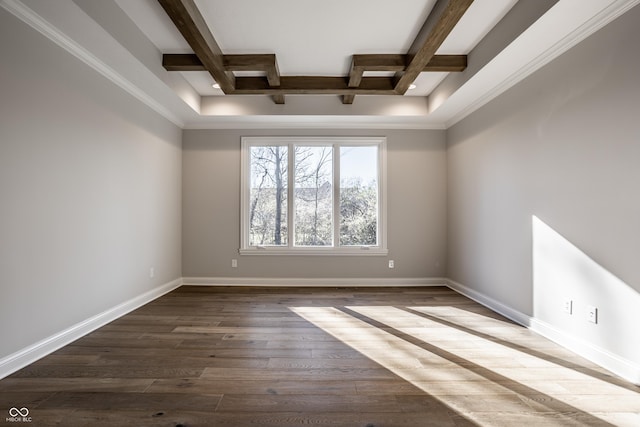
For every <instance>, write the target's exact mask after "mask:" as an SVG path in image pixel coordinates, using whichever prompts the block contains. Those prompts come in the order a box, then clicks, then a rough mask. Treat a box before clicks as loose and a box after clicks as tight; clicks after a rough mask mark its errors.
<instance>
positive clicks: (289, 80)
mask: <svg viewBox="0 0 640 427" xmlns="http://www.w3.org/2000/svg"><path fill="white" fill-rule="evenodd" d="M393 84H394V80H393V78H392V77H364V78H363V79H362V82H361V84H360V86H358V87H355V88H352V87H349V81H348V79H347V78H345V77H316V76H282V77H281V78H280V86H279V87H271V86H269V82H268V81H267V79H265V78H264V77H236V89H235V91H234V92H233V93H232V94H233V95H276V94H282V95H308V94H313V95H394V94H395V91H394V89H393Z"/></svg>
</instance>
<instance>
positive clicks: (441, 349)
mask: <svg viewBox="0 0 640 427" xmlns="http://www.w3.org/2000/svg"><path fill="white" fill-rule="evenodd" d="M290 309H291V310H292V311H293V312H295V313H297V314H298V315H299V316H301V317H302V318H304V319H306V320H308V321H309V322H311V323H313V324H314V325H315V326H317V327H319V328H321V329H322V330H324V331H325V332H327V333H329V334H330V335H332V336H333V337H335V338H336V339H338V340H340V341H341V342H343V343H345V344H346V345H348V346H350V347H351V348H353V349H355V350H357V351H358V352H360V353H361V354H363V355H364V356H366V357H367V358H369V359H371V360H373V361H374V362H376V363H378V364H379V365H381V366H383V367H385V368H386V369H388V370H389V371H391V372H393V373H394V374H395V375H397V376H399V377H401V378H403V379H404V380H406V381H408V382H409V383H411V384H412V385H413V386H415V387H417V388H419V389H421V390H422V391H424V392H425V393H427V394H429V395H431V396H433V397H435V398H437V399H438V400H440V401H441V402H442V403H444V404H446V405H447V406H449V407H450V408H452V409H453V410H455V411H458V412H461V413H464V414H465V415H466V416H467V414H470V413H472V414H473V416H472V417H470V420H471V421H473V422H474V423H477V424H479V425H486V426H489V425H495V421H496V420H495V419H492V418H491V417H493V416H495V412H483V411H482V408H481V406H482V404H483V403H482V402H483V400H482V398H480V396H485V397H486V396H491V401H492V403H491V404H492V405H495V404H499V405H500V406H501V410H502V411H504V412H509V413H512V414H514V413H518V414H521V416H522V417H523V418H522V420H523V422H526V421H534V420H538V421H540V418H539V416H540V415H541V413H542V412H545V411H548V412H555V413H556V414H555V416H554V417H550V418H548V419H547V418H545V425H549V426H565V425H572V423H573V424H575V419H574V418H572V416H571V415H567V416H566V417H565V416H564V415H563V414H574V415H575V414H576V413H578V414H580V416H581V419H582V420H586V421H588V425H591V424H593V425H605V426H606V425H612V424H609V423H607V422H606V421H604V420H602V419H600V418H598V417H597V416H596V415H592V414H590V413H589V410H591V412H597V411H593V408H592V407H590V405H592V404H593V402H591V401H589V402H587V404H586V406H584V407H581V406H583V405H582V402H581V401H580V400H576V399H571V393H570V391H568V390H567V388H565V387H563V384H568V385H569V386H570V385H571V383H573V382H580V383H582V384H584V383H585V381H588V382H590V383H593V384H596V383H597V389H598V390H601V391H602V390H606V391H604V393H605V394H606V393H613V394H614V395H616V396H619V397H620V398H623V399H625V400H626V401H627V402H628V401H629V400H630V399H631V401H633V399H637V400H638V404H639V405H640V396H639V395H638V394H637V393H635V392H633V391H631V390H626V389H624V388H620V387H617V386H616V385H614V384H608V383H606V382H603V381H600V380H598V379H597V378H593V377H590V376H589V375H587V374H584V373H582V372H580V371H578V370H572V369H567V368H566V367H565V366H559V365H558V364H556V363H554V362H553V360H554V359H553V357H551V360H552V361H548V360H545V359H544V358H541V357H538V354H536V353H535V352H534V353H533V354H530V353H528V352H524V351H521V350H519V349H518V346H517V344H516V345H515V346H508V345H503V344H501V342H500V340H504V341H505V342H507V341H512V342H515V343H523V344H527V343H529V342H530V341H531V340H535V341H536V345H538V344H539V343H540V338H539V337H537V336H532V334H531V332H529V331H527V330H526V329H524V328H519V327H517V326H515V325H513V324H510V323H508V322H504V321H501V320H499V319H494V318H491V317H487V316H483V315H480V314H476V313H472V312H467V311H464V310H459V309H457V308H454V307H444V306H438V307H405V308H397V307H391V306H369V307H364V306H348V307H340V308H336V307H290ZM421 313H422V314H424V315H423V316H421V315H420V314H421ZM439 320H440V321H439ZM443 320H446V322H449V324H447V323H446V322H444V323H443ZM458 321H459V322H460V323H461V324H460V325H459V326H460V327H459V328H456V327H455V325H454V324H453V323H455V322H458ZM452 322H453V323H452ZM473 325H475V326H473ZM475 330H477V331H478V333H476V334H474V333H472V332H473V331H475ZM489 336H491V337H496V338H495V339H487V338H486V337H489ZM522 348H525V347H524V346H522ZM551 349H553V350H554V351H555V350H556V349H557V347H552V346H551V345H550V347H549V350H551ZM546 350H547V349H545V351H546ZM550 379H551V380H550ZM553 380H559V381H553ZM520 393H522V394H520ZM470 395H472V396H478V397H479V398H480V401H479V402H470V401H469V399H468V398H465V397H467V396H470ZM529 396H535V398H531V397H529ZM485 404H486V402H485ZM474 408H475V411H474ZM538 411H540V412H538ZM527 417H530V419H528V418H527ZM567 423H569V424H567Z"/></svg>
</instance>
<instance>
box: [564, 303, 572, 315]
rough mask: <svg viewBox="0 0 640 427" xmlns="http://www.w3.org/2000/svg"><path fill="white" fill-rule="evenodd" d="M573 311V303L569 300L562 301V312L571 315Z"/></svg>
mask: <svg viewBox="0 0 640 427" xmlns="http://www.w3.org/2000/svg"><path fill="white" fill-rule="evenodd" d="M572 311H573V301H571V300H570V299H566V300H564V312H565V313H567V314H571V312H572Z"/></svg>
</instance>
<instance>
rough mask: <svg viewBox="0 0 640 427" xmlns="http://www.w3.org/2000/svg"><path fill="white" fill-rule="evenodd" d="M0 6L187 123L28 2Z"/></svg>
mask: <svg viewBox="0 0 640 427" xmlns="http://www.w3.org/2000/svg"><path fill="white" fill-rule="evenodd" d="M0 6H1V7H2V8H3V9H5V10H7V11H8V12H9V13H11V14H12V15H14V16H15V17H16V18H18V19H20V20H21V21H22V22H24V23H26V24H27V25H29V26H30V27H31V28H33V29H34V30H36V31H38V32H39V33H40V34H42V35H44V36H45V37H47V38H48V39H49V40H51V41H52V42H54V43H55V44H57V45H58V46H60V47H61V48H63V49H64V50H66V51H67V52H69V53H71V54H72V55H73V56H75V57H76V58H78V59H80V60H81V61H82V62H84V63H85V64H87V65H88V66H90V67H91V68H93V69H94V70H96V71H97V72H99V73H100V74H102V75H103V76H104V77H106V78H107V79H108V80H110V81H111V82H113V83H114V84H116V85H117V86H119V87H120V88H121V89H123V90H124V91H125V92H127V93H129V94H130V95H132V96H133V97H134V98H136V99H137V100H139V101H141V102H142V103H144V104H145V105H147V106H148V107H149V108H151V109H152V110H154V111H155V112H156V113H158V114H160V115H161V116H163V117H164V118H166V119H167V120H169V121H170V122H172V123H173V124H175V125H176V126H179V127H181V128H182V127H184V122H183V120H182V119H180V118H179V117H178V116H176V115H175V114H173V113H172V112H171V111H169V110H168V109H167V108H165V107H164V106H163V105H162V104H160V103H159V102H157V101H156V100H155V99H153V98H152V97H151V96H149V95H147V93H145V92H144V91H143V90H141V89H140V88H139V87H138V86H137V85H135V84H133V83H132V82H130V81H129V80H128V79H127V78H125V77H124V76H122V75H121V74H120V73H118V72H117V71H115V70H114V69H113V68H111V67H110V66H109V65H107V64H105V63H104V62H102V61H101V60H100V59H98V58H97V57H96V56H95V55H93V54H92V53H91V52H89V51H88V50H87V49H85V48H84V47H82V46H81V45H80V44H78V43H76V42H75V41H74V40H72V39H71V38H70V37H68V36H67V35H66V34H65V33H64V32H62V31H61V30H60V29H58V28H57V27H55V26H54V25H52V24H51V23H50V22H48V21H47V20H46V19H44V18H43V17H42V16H40V15H38V14H37V13H36V12H35V11H34V10H32V9H30V8H29V7H28V6H26V5H24V4H23V3H22V2H21V1H20V0H0Z"/></svg>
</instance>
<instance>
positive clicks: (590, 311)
mask: <svg viewBox="0 0 640 427" xmlns="http://www.w3.org/2000/svg"><path fill="white" fill-rule="evenodd" d="M587 320H588V321H589V322H591V323H598V308H597V307H594V306H592V305H588V306H587Z"/></svg>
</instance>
